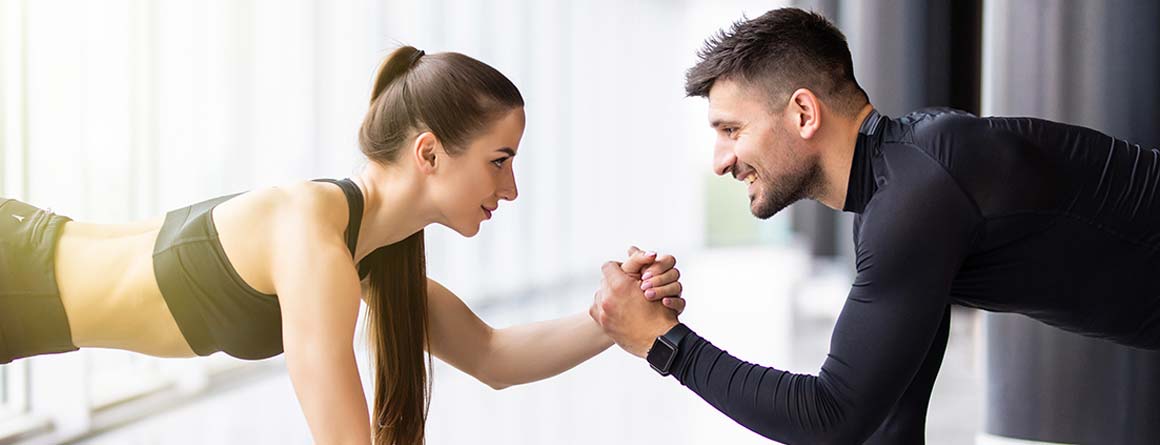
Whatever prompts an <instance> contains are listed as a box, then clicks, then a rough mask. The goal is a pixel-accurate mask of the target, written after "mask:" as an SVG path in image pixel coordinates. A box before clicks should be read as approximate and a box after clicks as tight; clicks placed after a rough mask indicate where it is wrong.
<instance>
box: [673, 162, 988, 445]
mask: <svg viewBox="0 0 1160 445" xmlns="http://www.w3.org/2000/svg"><path fill="white" fill-rule="evenodd" d="M904 149H905V150H910V149H909V148H904ZM894 155H895V157H894V158H893V159H891V160H890V161H891V162H887V163H886V164H887V165H888V166H889V167H890V168H892V169H894V171H899V170H902V171H905V172H907V174H910V175H912V176H911V177H899V176H895V177H894V178H892V180H891V181H888V182H886V183H884V184H883V186H882V187H881V188H880V189H879V190H878V191H877V192H876V193H875V196H874V198H873V200H872V201H871V203H870V205H869V206H868V207H867V209H866V212H865V213H864V214H863V217H862V221H861V226H860V236H859V243H858V246H857V256H858V258H857V267H858V275H857V278H856V280H855V283H854V286H853V288H852V289H851V291H850V294H849V297H848V298H847V300H846V304H845V306H844V307H843V309H842V312H841V314H840V315H839V317H838V321H837V324H836V325H835V328H834V333H833V337H832V340H831V345H830V353H829V355H828V357H827V359H826V361H825V363H824V364H823V366H822V369H821V371H820V372H819V374H818V375H817V376H811V375H798V374H791V373H788V372H784V371H780V370H776V369H773V368H763V367H759V366H756V365H752V364H748V363H744V362H741V361H740V360H737V359H735V358H733V357H731V356H729V355H728V354H727V353H725V352H724V351H721V350H720V349H717V348H715V347H713V346H712V345H711V344H708V343H707V342H705V341H704V340H703V339H700V338H699V337H695V338H694V339H693V341H691V342H690V343H691V344H689V345H685V343H684V342H682V352H681V353H680V354H679V355H678V357H677V362H678V363H677V364H676V365H675V368H677V369H678V370H677V371H675V372H674V375H676V376H677V378H678V379H679V380H680V381H681V382H682V383H683V384H685V385H686V386H688V387H690V388H691V389H693V390H694V391H696V392H698V394H700V395H701V396H702V397H704V398H705V399H706V400H708V401H709V402H710V403H712V404H714V406H716V407H717V408H718V409H721V410H722V411H723V412H725V413H726V414H728V415H729V416H730V417H732V418H734V419H735V420H737V421H738V422H740V423H742V424H744V425H745V426H747V427H749V428H750V429H753V430H754V431H756V432H758V433H761V434H763V435H765V436H766V437H769V438H772V439H775V440H780V441H783V442H788V443H799V442H800V443H830V442H837V443H845V442H856V441H861V440H865V439H866V438H867V437H868V436H870V435H871V434H872V433H873V432H874V431H875V430H876V429H877V428H878V426H879V425H880V424H881V423H882V420H883V419H884V418H885V417H886V415H887V413H888V412H889V411H890V410H891V408H892V407H894V406H895V404H896V403H897V402H898V400H899V399H900V398H901V397H902V395H903V393H904V392H905V391H906V389H907V386H908V385H909V384H910V383H911V382H912V381H913V380H914V377H915V375H916V374H917V372H918V370H919V368H920V367H921V365H922V363H923V361H924V360H925V359H926V357H927V355H928V352H929V351H930V350H931V346H932V344H933V342H934V340H935V338H936V336H937V332H938V329H939V327H940V326H941V324H942V321H943V316H944V313H945V309H946V306H947V304H948V303H949V292H950V287H951V283H952V281H953V280H954V277H955V275H956V274H957V273H958V269H959V267H960V266H961V264H962V261H963V260H964V259H965V257H966V255H967V254H968V253H969V251H970V248H971V246H972V243H973V237H974V232H975V230H976V228H977V227H978V224H979V222H980V218H979V214H978V212H977V210H976V209H975V207H974V205H973V203H972V202H971V200H970V199H969V198H968V197H967V196H966V195H965V193H963V191H962V190H961V189H960V188H959V187H958V185H957V184H956V183H955V182H954V180H953V179H952V178H951V177H950V175H949V174H947V173H946V171H945V170H942V169H941V167H938V166H937V165H931V164H930V163H933V162H934V161H933V160H932V159H930V158H928V157H925V154H923V153H921V152H919V151H918V150H916V149H915V150H913V151H906V152H904V153H897V152H896V153H894ZM686 346H687V348H686ZM686 349H688V352H687V353H686V352H685V351H686Z"/></svg>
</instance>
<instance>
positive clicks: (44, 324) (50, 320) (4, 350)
mask: <svg viewBox="0 0 1160 445" xmlns="http://www.w3.org/2000/svg"><path fill="white" fill-rule="evenodd" d="M68 221H70V219H69V218H66V217H64V216H60V215H57V214H54V213H52V212H51V211H46V210H42V209H39V208H36V207H34V206H31V205H28V204H25V203H23V202H20V201H17V200H14V199H4V198H0V364H5V363H9V362H11V361H12V360H15V359H18V358H24V357H28V356H33V355H40V354H51V353H57V352H68V351H75V350H76V349H77V347H76V346H75V345H73V342H72V332H71V331H70V330H69V326H68V317H67V316H66V315H65V312H64V305H63V304H61V301H60V291H59V290H57V287H56V274H55V270H54V268H53V258H54V254H55V252H56V243H57V240H58V239H59V236H60V232H61V229H62V228H63V227H64V223H66V222H68Z"/></svg>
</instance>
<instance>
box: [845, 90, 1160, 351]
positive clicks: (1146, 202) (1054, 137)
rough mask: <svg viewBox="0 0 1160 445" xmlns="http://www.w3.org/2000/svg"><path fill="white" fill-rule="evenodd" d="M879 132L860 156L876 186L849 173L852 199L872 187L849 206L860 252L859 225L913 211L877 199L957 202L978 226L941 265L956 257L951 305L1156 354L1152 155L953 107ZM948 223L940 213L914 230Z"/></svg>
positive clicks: (1159, 279)
mask: <svg viewBox="0 0 1160 445" xmlns="http://www.w3.org/2000/svg"><path fill="white" fill-rule="evenodd" d="M877 130H878V131H877V132H876V134H875V135H874V136H877V137H876V138H875V137H871V138H867V143H866V144H864V145H866V147H864V148H865V149H866V150H865V151H866V152H867V153H864V154H859V155H856V157H855V162H856V163H857V162H858V160H859V159H862V160H868V161H869V163H870V164H869V166H870V170H871V171H872V173H873V174H872V176H873V179H872V180H866V179H869V178H862V179H863V181H860V182H855V180H854V179H855V177H856V176H857V174H854V175H852V177H851V186H850V187H851V196H852V197H855V196H857V197H863V199H864V197H865V196H866V195H867V194H868V193H867V192H870V193H872V194H871V195H870V197H869V200H868V201H866V202H864V203H859V202H853V203H850V202H848V207H850V205H851V204H852V205H853V206H854V207H861V206H863V205H860V204H864V207H865V209H864V211H862V212H860V213H861V214H860V215H859V216H858V223H857V225H856V232H855V240H856V242H858V243H859V245H861V244H862V242H863V239H864V236H865V234H866V233H872V230H871V231H870V232H866V231H865V228H866V227H867V226H873V225H876V224H884V225H896V224H900V223H902V221H900V220H901V219H903V218H911V217H913V215H908V214H907V213H906V212H897V211H878V210H877V209H879V208H897V207H895V206H890V205H885V203H884V202H883V201H885V200H889V199H900V198H901V199H915V197H916V196H926V197H929V198H932V199H934V200H935V201H937V200H943V199H950V200H956V199H962V200H964V201H965V207H967V208H968V210H969V211H971V212H972V213H974V215H973V217H974V218H977V220H976V221H974V222H973V223H972V224H971V227H970V230H971V236H970V240H969V241H968V244H967V245H966V246H964V248H963V249H961V250H960V251H959V252H958V253H959V254H958V255H949V256H948V257H947V261H960V262H961V265H960V266H959V269H958V273H957V274H955V276H954V279H953V281H952V284H951V289H950V297H951V301H952V302H955V303H959V304H963V305H967V306H973V307H979V308H983V309H987V310H995V311H1011V312H1019V313H1023V314H1026V315H1029V316H1032V317H1034V318H1037V319H1039V320H1042V321H1044V322H1046V323H1049V324H1052V325H1055V326H1058V327H1061V328H1064V329H1068V330H1071V331H1075V332H1079V333H1083V334H1087V335H1093V336H1097V337H1104V338H1109V339H1111V340H1114V341H1118V342H1121V343H1124V344H1128V345H1132V346H1138V347H1144V348H1160V200H1157V199H1156V189H1157V188H1160V152H1158V151H1157V150H1147V149H1144V148H1141V147H1140V146H1138V145H1135V144H1131V143H1128V142H1126V141H1123V140H1117V139H1114V138H1111V137H1109V136H1107V135H1104V134H1102V133H1100V132H1097V131H1094V130H1091V129H1087V128H1083V127H1077V126H1071V125H1066V124H1060V123H1055V122H1050V121H1045V120H1040V119H1032V118H1003V117H991V118H978V117H975V116H972V115H970V114H967V113H962V112H957V111H954V110H948V109H928V110H920V111H916V112H914V113H911V114H909V115H907V116H905V117H903V118H901V119H897V120H891V119H885V118H884V119H882V120H881V122H880V123H879V126H878V129H877ZM860 145H862V144H860ZM860 148H863V147H860ZM916 152H917V153H916ZM916 154H921V155H916ZM860 155H861V156H860ZM854 171H855V172H857V171H858V165H855V169H854ZM942 175H945V176H946V177H945V178H940V176H942ZM859 185H862V186H864V187H866V189H865V190H862V191H860V192H858V193H855V190H854V189H855V188H856V187H858V186H859ZM892 188H894V189H900V188H904V189H909V190H905V191H904V192H897V191H892V190H890V189H892ZM871 190H872V191H871ZM937 205H941V204H937ZM855 210H856V209H855ZM952 217H954V212H953V211H952V212H942V211H935V212H932V214H931V215H927V219H929V220H927V221H922V225H929V226H931V227H938V226H943V225H947V224H950V223H951V222H950V221H946V220H945V219H946V218H952ZM909 223H913V221H909ZM919 230H921V229H919ZM929 248H931V249H941V248H943V246H941V245H940V244H932V245H930V246H929ZM899 278H900V279H901V278H904V277H899Z"/></svg>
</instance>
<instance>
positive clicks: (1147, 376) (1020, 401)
mask: <svg viewBox="0 0 1160 445" xmlns="http://www.w3.org/2000/svg"><path fill="white" fill-rule="evenodd" d="M983 17H984V24H983V32H984V39H983V41H984V52H983V53H984V58H983V72H984V75H983V112H984V113H987V114H996V115H1024V116H1036V117H1042V118H1047V119H1052V120H1057V121H1063V122H1068V123H1073V124H1079V125H1084V126H1088V127H1092V128H1096V129H1098V130H1101V131H1103V132H1105V133H1108V134H1111V135H1114V136H1117V137H1122V138H1125V139H1128V140H1130V141H1133V142H1136V143H1140V144H1143V145H1145V146H1153V147H1155V146H1157V145H1158V144H1160V29H1158V24H1160V3H1158V2H1154V1H1152V0H1139V1H1131V0H1125V1H1106V2H1086V1H1073V2H1063V1H1051V0H1006V1H1003V0H992V1H988V2H987V4H986V8H985V10H984V15H983ZM1092 298H1099V296H1098V295H1093V296H1092ZM984 329H985V332H986V357H987V359H986V362H987V364H986V369H987V380H986V382H987V393H986V416H985V421H984V430H985V432H986V433H989V434H991V435H994V436H999V437H1005V438H1016V439H1025V440H1036V441H1048V442H1061V443H1084V444H1087V443H1109V444H1111V443H1114V444H1157V443H1160V353H1158V352H1156V351H1144V350H1139V349H1133V348H1128V347H1122V346H1118V345H1115V344H1112V343H1110V342H1106V341H1102V340H1096V339H1091V338H1086V337H1081V336H1078V335H1075V334H1070V333H1066V332H1063V331H1061V330H1058V329H1055V328H1051V327H1048V326H1045V325H1043V324H1041V323H1039V322H1036V321H1033V320H1031V319H1028V318H1025V317H1022V316H1018V315H1009V314H989V315H988V316H987V317H986V319H985V321H984Z"/></svg>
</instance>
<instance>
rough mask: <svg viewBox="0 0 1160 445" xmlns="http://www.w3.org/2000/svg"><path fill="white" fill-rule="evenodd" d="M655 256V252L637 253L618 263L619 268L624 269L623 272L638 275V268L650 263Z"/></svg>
mask: <svg viewBox="0 0 1160 445" xmlns="http://www.w3.org/2000/svg"><path fill="white" fill-rule="evenodd" d="M656 256H657V254H656V252H640V253H637V254H635V255H632V256H630V257H628V261H625V262H624V263H623V264H621V265H620V270H622V271H624V273H631V274H637V275H639V274H640V270H641V269H642V268H644V266H646V265H648V264H652V262H653V261H654V260H656Z"/></svg>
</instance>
